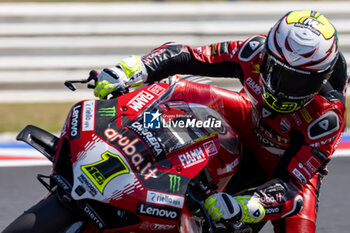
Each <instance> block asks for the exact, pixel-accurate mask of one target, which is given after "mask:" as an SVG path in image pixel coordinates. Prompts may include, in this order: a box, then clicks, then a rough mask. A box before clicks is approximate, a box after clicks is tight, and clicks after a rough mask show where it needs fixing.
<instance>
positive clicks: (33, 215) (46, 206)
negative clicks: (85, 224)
mask: <svg viewBox="0 0 350 233" xmlns="http://www.w3.org/2000/svg"><path fill="white" fill-rule="evenodd" d="M77 221H79V219H78V215H77V214H76V213H74V212H73V211H72V210H71V209H69V208H68V207H66V206H65V205H63V204H62V203H61V201H60V200H59V197H58V194H57V193H54V194H52V195H51V196H49V197H48V198H46V199H44V200H42V201H41V202H39V203H38V204H36V205H35V206H33V207H31V208H30V209H28V210H27V211H25V212H24V213H23V214H22V215H20V216H19V217H18V218H17V219H16V220H14V221H13V222H12V223H11V224H10V225H9V226H8V227H7V228H6V229H5V230H4V231H3V232H2V233H27V232H28V233H29V232H30V233H33V232H35V233H47V232H61V231H62V230H63V229H65V228H66V227H67V226H70V225H71V224H73V223H74V222H77Z"/></svg>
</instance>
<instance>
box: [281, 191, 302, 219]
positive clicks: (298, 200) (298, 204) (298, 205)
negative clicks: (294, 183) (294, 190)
mask: <svg viewBox="0 0 350 233" xmlns="http://www.w3.org/2000/svg"><path fill="white" fill-rule="evenodd" d="M303 206H304V200H303V197H302V196H300V195H298V196H296V197H295V198H294V203H293V208H292V210H291V211H289V212H288V213H286V214H284V215H283V216H282V218H286V217H290V216H293V215H296V214H298V213H300V212H301V211H302V209H303Z"/></svg>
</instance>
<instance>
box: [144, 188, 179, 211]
mask: <svg viewBox="0 0 350 233" xmlns="http://www.w3.org/2000/svg"><path fill="white" fill-rule="evenodd" d="M146 201H147V202H148V203H154V204H159V205H166V206H172V207H176V208H182V207H183V205H184V197H183V196H179V195H172V194H167V193H160V192H156V191H150V190H149V191H147V199H146Z"/></svg>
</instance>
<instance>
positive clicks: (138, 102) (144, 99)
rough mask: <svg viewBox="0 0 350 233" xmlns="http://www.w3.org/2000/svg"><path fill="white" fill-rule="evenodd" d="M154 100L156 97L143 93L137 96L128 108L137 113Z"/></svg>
mask: <svg viewBox="0 0 350 233" xmlns="http://www.w3.org/2000/svg"><path fill="white" fill-rule="evenodd" d="M153 99H154V95H152V94H151V93H149V92H147V91H141V92H140V93H139V94H137V95H136V96H135V97H134V98H132V99H131V100H130V101H129V102H128V103H127V106H128V107H130V108H132V109H133V110H135V111H136V112H139V111H140V110H141V109H143V107H145V106H146V105H148V103H150V102H151V100H153Z"/></svg>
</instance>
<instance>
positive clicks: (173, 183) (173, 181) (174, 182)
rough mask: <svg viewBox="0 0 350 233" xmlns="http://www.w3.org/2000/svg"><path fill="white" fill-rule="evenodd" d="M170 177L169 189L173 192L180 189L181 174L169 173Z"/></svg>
mask: <svg viewBox="0 0 350 233" xmlns="http://www.w3.org/2000/svg"><path fill="white" fill-rule="evenodd" d="M169 178H170V187H169V188H170V191H171V192H173V193H175V192H179V191H180V186H181V176H177V175H169Z"/></svg>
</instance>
